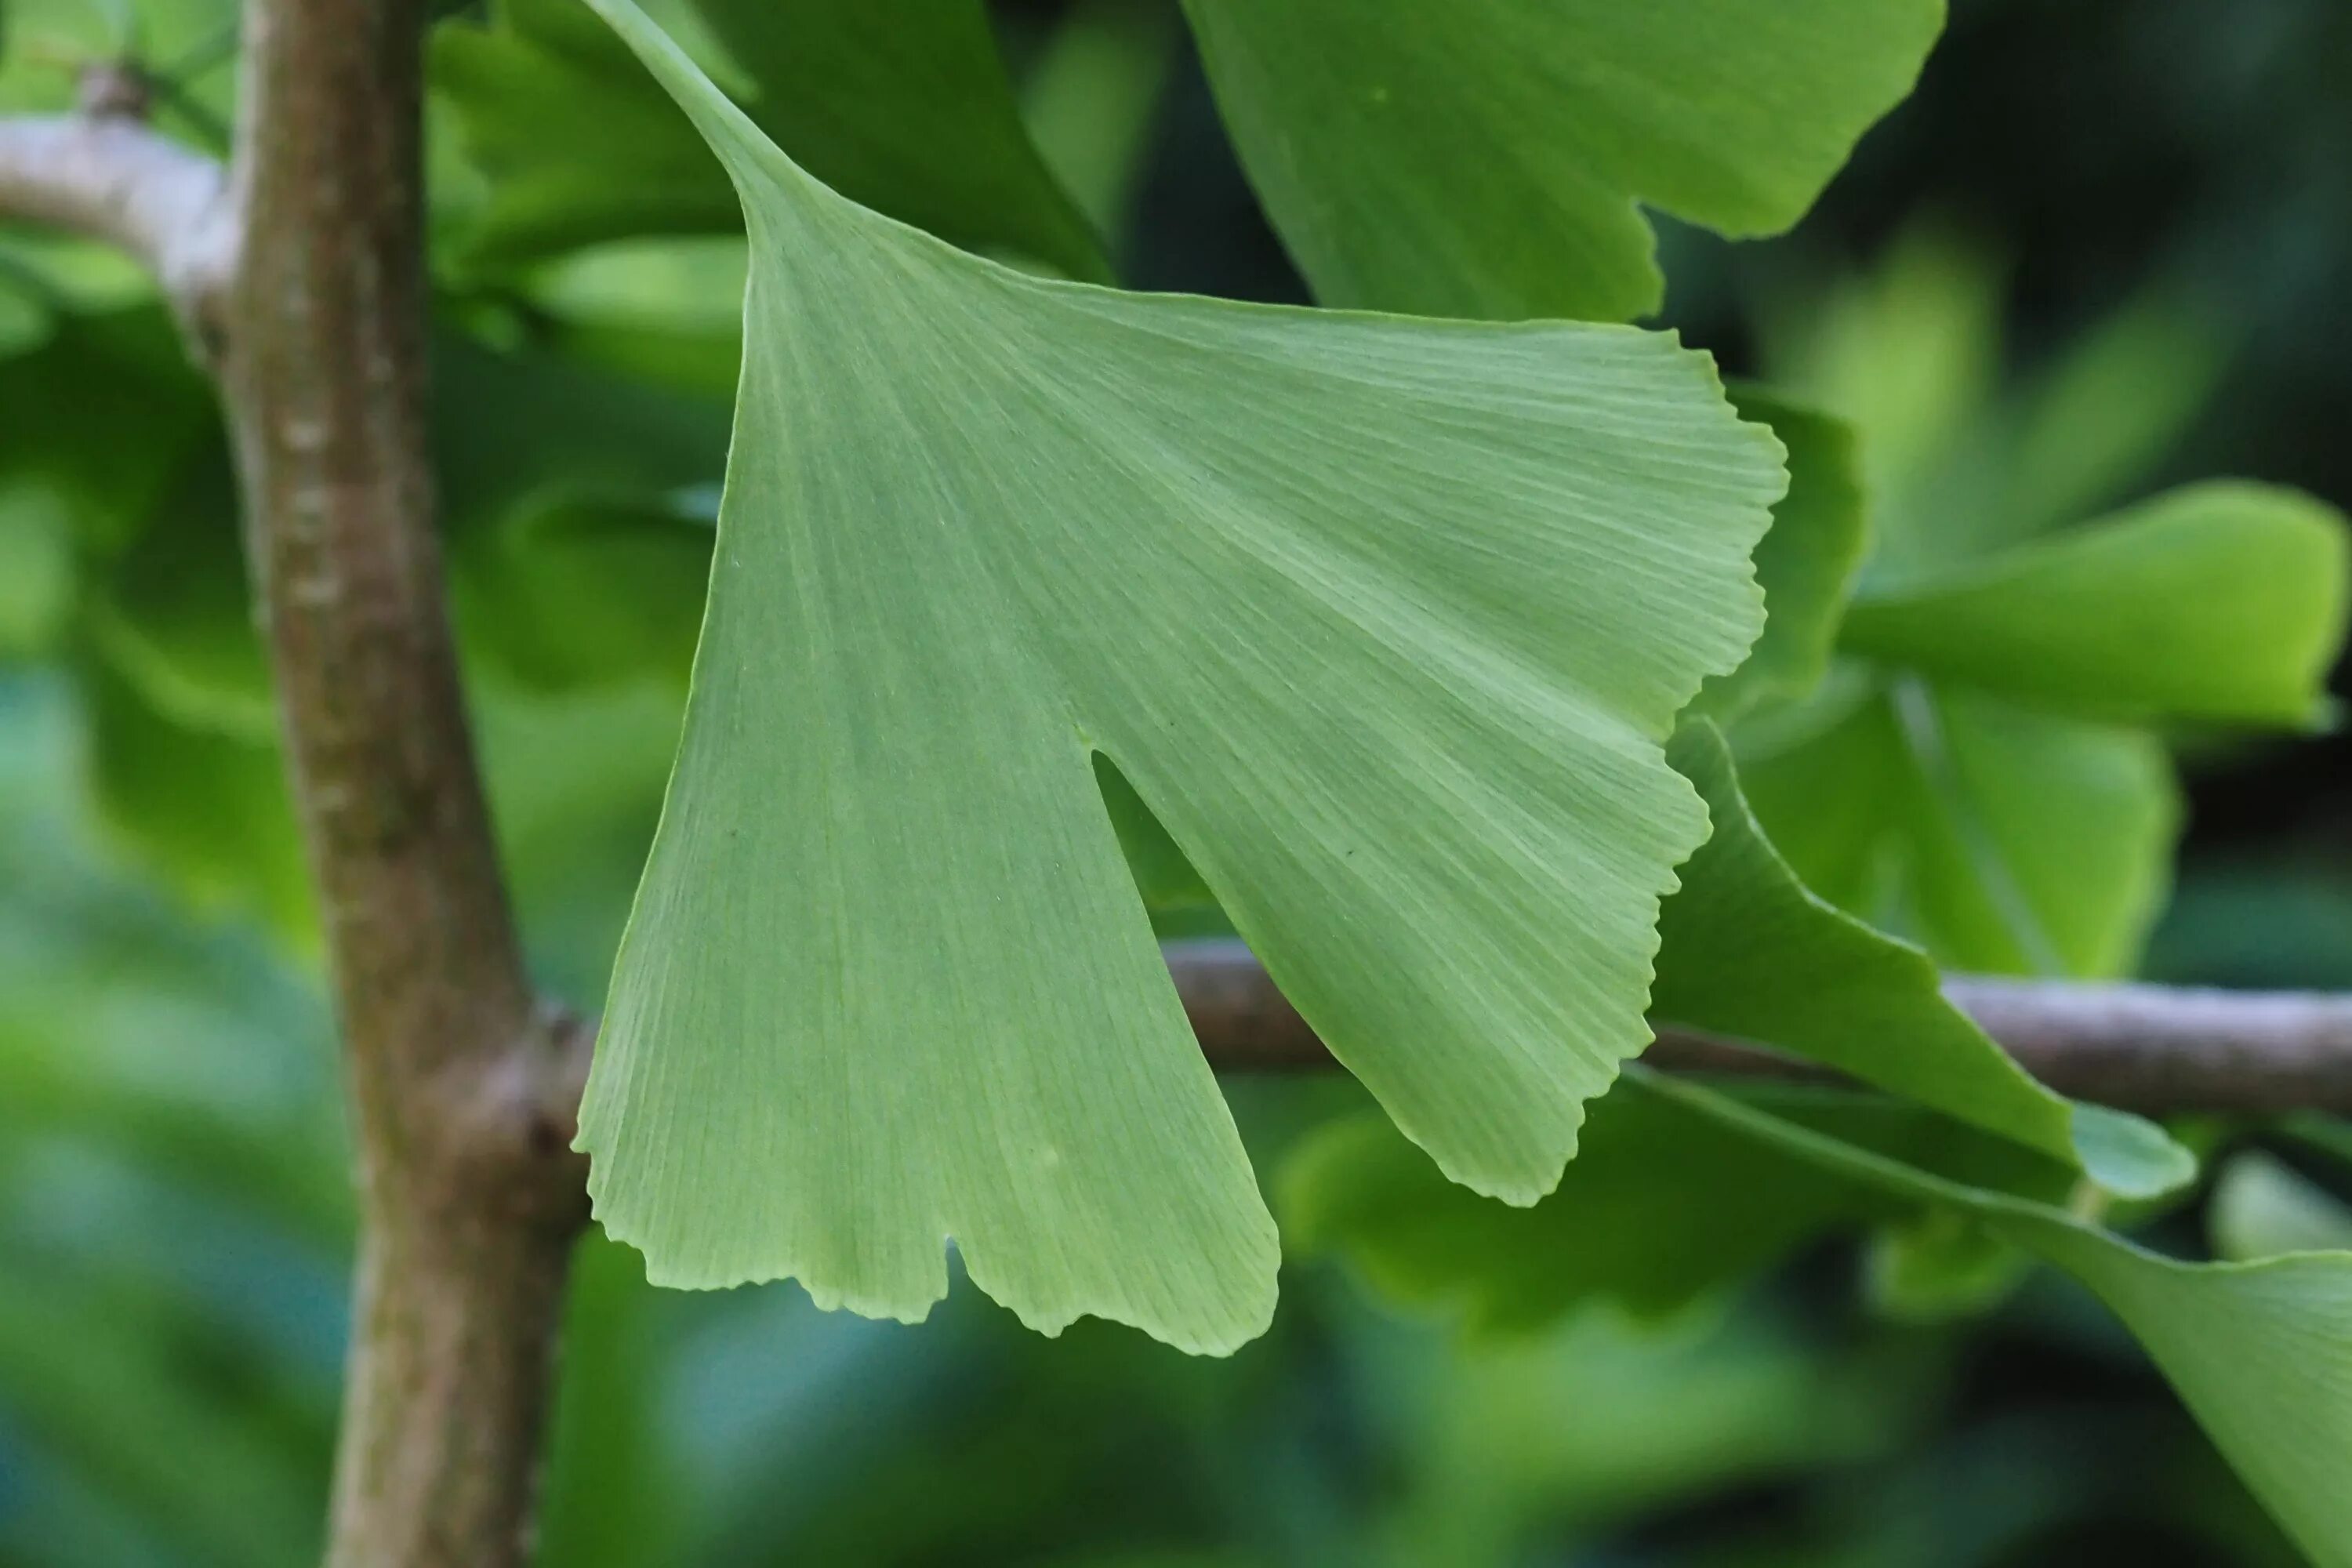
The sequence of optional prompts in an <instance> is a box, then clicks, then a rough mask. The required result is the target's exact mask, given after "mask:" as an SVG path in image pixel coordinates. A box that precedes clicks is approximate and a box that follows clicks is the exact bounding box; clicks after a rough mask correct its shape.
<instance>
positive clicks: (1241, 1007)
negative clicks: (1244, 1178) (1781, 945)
mask: <svg viewBox="0 0 2352 1568" xmlns="http://www.w3.org/2000/svg"><path fill="white" fill-rule="evenodd" d="M1163 951H1164V952H1165V955H1166V957H1167V960H1168V970H1169V973H1171V975H1173V976H1174V977H1175V981H1176V991H1177V994H1178V995H1180V996H1181V997H1182V998H1183V1000H1184V1011H1185V1015H1186V1016H1188V1017H1189V1018H1191V1020H1192V1032H1193V1033H1194V1034H1195V1035H1196V1036H1198V1037H1200V1041H1201V1049H1202V1052H1203V1053H1205V1054H1206V1055H1207V1057H1208V1058H1209V1062H1210V1065H1212V1066H1213V1067H1215V1068H1217V1069H1218V1070H1219V1071H1221V1072H1311V1071H1317V1070H1320V1069H1324V1068H1331V1067H1333V1066H1335V1065H1337V1064H1335V1063H1334V1062H1333V1061H1332V1059H1331V1055H1330V1052H1329V1051H1328V1050H1327V1049H1326V1048H1325V1047H1324V1045H1323V1042H1322V1041H1321V1040H1319V1039H1318V1038H1317V1037H1316V1036H1315V1030H1314V1028H1313V1027H1312V1026H1310V1025H1308V1023H1307V1020H1306V1019H1304V1018H1302V1017H1300V1016H1298V1014H1297V1010H1296V1009H1294V1008H1293V1007H1292V1006H1291V1005H1290V1003H1289V1002H1288V1000H1287V999H1286V998H1285V997H1284V996H1283V994H1282V993H1281V992H1280V991H1278V990H1276V988H1275V984H1274V981H1273V979H1272V978H1271V977H1269V976H1268V975H1267V973H1265V969H1263V968H1262V967H1260V966H1259V964H1258V962H1257V960H1256V959H1255V957H1254V956H1252V955H1251V953H1250V951H1249V949H1248V948H1246V947H1244V946H1243V945H1242V944H1241V943H1240V942H1234V941H1230V940H1227V941H1219V940H1215V939H1207V940H1200V941H1192V942H1170V943H1168V944H1167V946H1166V947H1165V949H1164V950H1163ZM1944 994H1945V995H1946V996H1947V997H1948V998H1949V999H1950V1000H1951V1002H1952V1004H1953V1005H1955V1006H1957V1007H1958V1008H1959V1009H1960V1011H1962V1012H1963V1013H1966V1014H1968V1015H1969V1017H1971V1018H1973V1019H1975V1020H1976V1023H1977V1026H1978V1027H1979V1028H1981V1029H1983V1030H1984V1032H1985V1033H1986V1034H1988V1035H1990V1036H1991V1037H1993V1039H1994V1040H1995V1041H1997V1042H1998V1043H1999V1044H2000V1047H2002V1048H2003V1049H2004V1050H2006V1051H2008V1052H2009V1054H2010V1055H2011V1057H2013V1058H2016V1059H2017V1061H2018V1062H2019V1064H2020V1065H2021V1066H2022V1067H2023V1068H2025V1069H2026V1070H2027V1071H2028V1072H2031V1073H2032V1075H2033V1076H2034V1077H2035V1078H2038V1079H2041V1080H2042V1082H2043V1083H2046V1084H2048V1085H2049V1086H2050V1087H2051V1088H2053V1089H2057V1090H2058V1091H2059V1092H2060V1093H2062V1094H2066V1095H2070V1096H2072V1097H2073V1098H2074V1099H2076V1100H2091V1101H2094V1102H2095V1103H2097V1104H2101V1105H2113V1106H2117V1107H2120V1108H2121V1109H2123V1110H2137V1111H2143V1112H2146V1113H2147V1114H2148V1115H2151V1116H2164V1115H2174V1114H2179V1113H2183V1112H2223V1113H2228V1112H2239V1113H2242V1114H2247V1115H2275V1114H2284V1113H2287V1112H2292V1111H2299V1110H2324V1111H2330V1112H2333V1113H2336V1114H2337V1115H2352V996H2343V995H2333V994H2308V993H2300V992H2246V991H2211V990H2198V989H2192V988H2189V987H2183V986H2172V985H2141V984H2128V983H2121V982H2116V983H2107V984H2074V983H2068V982H2063V981H2047V980H1993V979H1987V978H1984V977H1981V976H1975V975H1966V974H1956V975H1952V976H1949V977H1948V978H1947V979H1946V980H1945V982H1944ZM1643 1060H1644V1061H1647V1062H1649V1063H1650V1064H1651V1065H1652V1066H1654V1067H1662V1068H1671V1069H1674V1070H1676V1071H1683V1072H1711V1073H1724V1074H1730V1075H1734V1076H1738V1077H1743V1078H1770V1079H1820V1080H1823V1081H1829V1082H1837V1081H1842V1080H1841V1079H1839V1075H1837V1074H1836V1073H1833V1072H1832V1071H1830V1070H1829V1069H1828V1068H1822V1067H1818V1066H1816V1065H1814V1064H1812V1063H1811V1062H1806V1061H1801V1060H1799V1059H1797V1058H1793V1057H1788V1056H1783V1055H1780V1054H1778V1053H1776V1052H1773V1051H1769V1050H1765V1049H1760V1048H1759V1047H1753V1046H1748V1045H1744V1044H1742V1043H1740V1042H1738V1041H1735V1040H1723V1039H1717V1038H1715V1037H1711V1036H1706V1035H1700V1034H1696V1033H1694V1032H1692V1031H1690V1030H1688V1029H1681V1028H1677V1027H1675V1026H1674V1025H1673V1024H1671V1023H1661V1024H1660V1025H1659V1026H1658V1037H1657V1040H1656V1042H1655V1043H1654V1044H1653V1045H1652V1046H1651V1047H1650V1048H1649V1050H1647V1051H1646V1052H1644V1053H1643Z"/></svg>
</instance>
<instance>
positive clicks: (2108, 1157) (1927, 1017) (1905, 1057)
mask: <svg viewBox="0 0 2352 1568" xmlns="http://www.w3.org/2000/svg"><path fill="white" fill-rule="evenodd" d="M1666 755H1667V758H1668V760H1669V761H1671V762H1672V763H1674V764H1675V768H1676V769H1677V770H1679V771H1680V772H1681V773H1682V774H1683V775H1684V776H1685V778H1687V779H1689V780H1690V781H1691V783H1692V784H1695V785H1696V786H1697V789H1698V792H1699V795H1700V796H1701V797H1702V798H1703V799H1705V800H1706V805H1707V815H1708V816H1709V818H1710V819H1711V820H1712V821H1713V823H1714V825H1715V827H1714V832H1713V834H1712V835H1711V836H1710V837H1708V839H1707V841H1706V843H1705V844H1704V845H1701V846H1700V847H1699V849H1698V851H1697V852H1696V854H1694V855H1693V856H1692V857H1691V858H1690V859H1689V860H1688V861H1687V862H1685V865H1684V866H1683V868H1682V889H1681V890H1680V891H1678V892H1676V893H1675V894H1674V895H1673V896H1672V897H1671V898H1669V899H1668V900H1666V902H1665V905H1664V908H1663V909H1662V910H1660V911H1659V920H1658V937H1659V950H1658V966H1657V979H1656V982H1655V984H1654V986H1653V988H1652V991H1651V1000H1650V1012H1651V1016H1653V1017H1655V1018H1659V1019H1663V1020H1667V1021H1671V1022H1674V1023H1678V1024H1684V1025H1687V1026H1692V1027H1695V1028H1697V1029H1700V1030H1702V1031H1705V1032H1707V1033H1711V1034H1716V1035H1721V1036H1725V1037H1731V1038H1734V1039H1742V1040H1748V1041H1752V1042H1755V1043H1758V1044H1761V1045H1765V1046H1769V1047H1774V1048H1776V1049H1779V1050H1782V1051H1786V1052H1788V1053H1790V1054H1791V1055H1793V1056H1799V1057H1803V1058H1808V1059H1810V1060H1812V1061H1817V1062H1820V1063H1822V1064H1823V1065H1825V1066H1828V1067H1832V1068H1837V1069H1838V1070H1840V1071H1842V1072H1844V1073H1848V1074H1850V1075H1852V1076H1853V1077H1855V1078H1858V1079H1862V1080H1863V1081H1864V1082H1865V1083H1869V1084H1872V1085H1874V1086H1875V1087H1877V1088H1879V1089H1885V1090H1887V1091H1889V1092H1891V1093H1895V1094H1899V1095H1903V1096H1905V1097H1906V1098H1907V1099H1910V1100H1916V1101H1917V1102H1918V1103H1920V1104H1921V1105H1925V1106H1927V1107H1930V1108H1932V1109H1934V1110H1940V1111H1943V1112H1944V1113H1946V1114H1947V1115H1949V1116H1953V1117H1957V1118H1958V1119H1959V1120H1961V1121H1968V1122H1970V1123H1972V1124H1974V1125H1976V1126H1978V1127H1981V1128H1983V1129H1985V1130H1987V1131H1991V1132H1994V1133H1998V1134H2000V1135H2001V1136H2004V1137H2009V1138H2014V1139H2017V1140H2018V1141H2019V1142H2023V1143H2026V1144H2030V1145H2032V1147H2034V1148H2036V1149H2038V1150H2040V1151H2042V1152H2043V1153H2045V1154H2048V1155H2050V1156H2052V1157H2053V1158H2055V1159H2059V1160H2063V1161H2067V1162H2069V1163H2079V1164H2080V1165H2081V1166H2082V1167H2083V1169H2084V1171H2086V1172H2087V1173H2089V1174H2090V1175H2091V1176H2092V1177H2093V1179H2095V1180H2096V1181H2097V1182H2099V1183H2100V1184H2102V1185H2104V1186H2105V1187H2106V1188H2108V1189H2109V1190H2110V1191H2113V1192H2116V1193H2120V1194H2130V1195H2136V1196H2147V1195H2151V1194H2158V1193H2162V1192H2166V1191H2168V1190H2170V1189H2172V1188H2175V1187H2178V1186H2179V1185H2181V1184H2183V1183H2185V1182H2187V1181H2188V1180H2189V1179H2190V1178H2191V1177H2192V1176H2193V1175H2194V1174H2195V1173H2196V1163H2195V1161H2194V1160H2193V1159H2192V1158H2191V1157H2190V1156H2189V1152H2188V1151H2186V1150H2184V1149H2182V1148H2180V1147H2179V1145H2178V1144H2175V1143H2174V1142H2171V1141H2170V1140H2169V1139H2168V1138H2167V1137H2166V1136H2165V1135H2164V1133H2163V1132H2162V1131H2159V1130H2158V1129H2157V1128H2156V1127H2154V1126H2153V1125H2151V1124H2149V1123H2147V1122H2145V1121H2141V1120H2140V1119H2139V1118H2137V1117H2134V1116H2126V1115H2124V1114H2123V1113H2121V1112H2119V1111H2114V1110H2106V1109H2105V1108H2103V1107H2098V1106H2090V1105H2076V1104H2074V1102H2072V1101H2070V1100H2066V1099H2065V1098H2064V1097H2063V1096H2061V1095H2058V1094H2054V1093H2053V1092H2052V1091H2051V1090H2049V1089H2045V1088H2043V1087H2042V1085H2041V1084H2039V1083H2037V1082H2035V1081H2034V1079H2032V1077H2030V1076H2029V1075H2028V1074H2027V1073H2026V1072H2025V1070H2024V1069H2023V1068H2020V1067H2019V1066H2018V1065H2017V1064H2016V1063H2015V1062H2014V1061H2012V1060H2011V1058H2010V1057H2009V1056H2008V1054H2007V1053H2006V1052H2004V1051H2002V1050H2001V1048H2000V1047H1999V1046H1997V1045H1995V1044H1994V1043H1993V1042H1992V1040H1991V1039H1990V1038H1989V1037H1987V1036H1986V1035H1985V1033H1984V1032H1983V1031H1982V1030H1980V1029H1979V1028H1978V1027H1977V1026H1976V1025H1975V1024H1973V1023H1971V1022H1970V1021H1969V1018H1968V1017H1967V1016H1966V1015H1964V1014H1962V1013H1961V1012H1960V1011H1959V1009H1958V1008H1957V1007H1954V1006H1953V1005H1951V1004H1950V1003H1948V1002H1947V1001H1945V1000H1944V995H1943V989H1942V983H1941V977H1940V976H1939V975H1938V974H1937V970H1936V965H1935V963H1933V961H1931V960H1930V959H1929V958H1928V957H1927V954H1926V953H1924V952H1920V951H1919V950H1918V949H1917V948H1916V947H1912V946H1910V945H1908V944H1907V943H1904V942H1895V941H1894V940H1892V939H1890V938H1887V937H1885V936H1882V935H1880V934H1879V933H1878V932H1877V931H1873V930H1871V929H1870V928H1869V927H1868V926H1866V925H1864V924H1863V923H1862V922H1861V921H1857V920H1855V919H1853V917H1852V916H1849V915H1846V914H1843V913H1842V912H1840V911H1839V910H1836V909H1834V908H1832V906H1831V905H1829V904H1828V903H1825V902H1824V901H1822V900H1820V899H1818V898H1816V897H1814V895H1813V894H1812V893H1811V891H1810V890H1809V889H1807V888H1806V887H1805V886H1804V884H1803V883H1802V882H1801V881H1800V880H1799V879H1797V876H1796V874H1795V873H1794V872H1793V871H1791V870H1790V868H1789V865H1788V862H1786V861H1785V860H1783V859H1781V858H1780V855H1779V853H1778V852H1777V851H1775V849H1774V848H1773V847H1772V843H1771V841H1770V840H1769V838H1767V837H1765V836H1764V831H1763V829H1762V827H1761V826H1759V825H1758V823H1757V821H1756V818H1755V816H1753V815H1752V814H1751V813H1750V812H1749V810H1748V802H1747V800H1746V798H1745V797H1744V796H1743V795H1741V793H1740V789H1739V781H1738V776H1737V774H1736V773H1734V771H1733V768H1732V761H1731V754H1730V752H1729V751H1728V750H1727V748H1726V747H1725V745H1724V743H1723V741H1722V737H1721V736H1720V735H1719V734H1718V733H1717V731H1716V730H1715V729H1714V727H1713V726H1711V725H1708V724H1706V723H1705V722H1704V721H1701V722H1697V723H1686V724H1685V726H1684V728H1683V730H1682V731H1680V732H1679V733H1677V734H1676V735H1675V740H1674V742H1673V743H1672V744H1671V745H1670V746H1669V747H1668V748H1667V752H1666Z"/></svg>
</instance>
